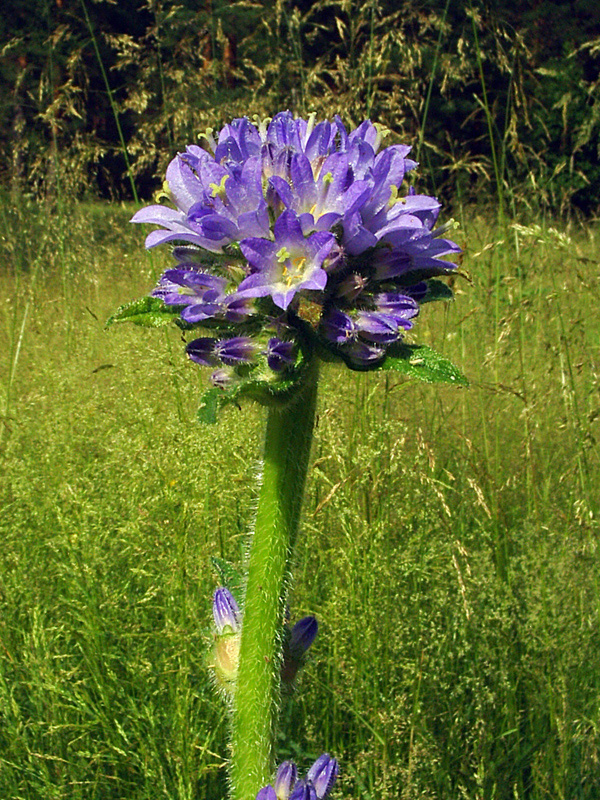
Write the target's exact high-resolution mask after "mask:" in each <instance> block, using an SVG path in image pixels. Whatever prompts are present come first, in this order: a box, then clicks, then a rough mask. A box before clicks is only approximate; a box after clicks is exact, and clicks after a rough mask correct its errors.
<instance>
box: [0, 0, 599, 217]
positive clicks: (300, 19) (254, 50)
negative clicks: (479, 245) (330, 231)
mask: <svg viewBox="0 0 600 800" xmlns="http://www.w3.org/2000/svg"><path fill="white" fill-rule="evenodd" d="M0 41H1V42H2V49H1V50H0V87H1V91H2V97H3V98H4V102H3V103H2V105H1V106H0V144H1V145H2V155H1V156H0V179H1V180H2V182H3V183H5V184H10V185H11V186H12V188H13V190H15V191H17V192H23V191H27V192H29V193H32V194H34V195H39V194H42V193H44V194H50V195H53V194H55V193H56V191H59V190H63V191H69V192H71V193H75V194H77V195H81V194H82V193H85V192H91V193H93V194H100V195H101V196H104V197H124V198H126V197H131V196H132V194H133V193H134V192H135V191H136V190H135V189H134V188H133V187H134V183H135V187H136V189H137V193H138V194H139V195H141V196H143V197H148V196H150V195H151V193H152V191H153V190H154V189H156V188H157V187H158V186H159V179H158V176H159V175H160V174H161V173H162V172H163V170H164V167H165V164H166V163H167V162H168V160H169V159H170V158H171V157H172V154H173V153H174V152H175V151H176V150H177V149H179V148H182V147H184V146H185V144H186V143H188V142H190V141H193V140H194V139H195V137H196V136H197V134H198V132H199V131H201V130H202V129H203V128H205V127H207V126H210V127H218V126H219V125H220V124H222V123H223V122H224V121H226V120H227V119H229V118H231V117H233V116H240V115H243V114H249V115H252V114H259V115H268V114H271V113H273V112H274V111H276V110H279V109H282V108H292V109H293V110H294V111H297V112H298V113H307V112H308V111H311V110H315V111H317V113H318V114H320V115H328V116H331V115H333V114H334V113H340V114H341V115H342V117H343V118H344V119H345V120H346V121H347V122H349V123H353V124H355V123H357V122H358V121H360V119H361V118H363V117H365V116H370V117H371V118H373V119H374V120H377V121H379V122H381V123H383V124H385V125H387V126H388V127H389V128H390V129H391V130H392V131H393V136H394V137H395V138H402V139H404V140H405V141H408V142H410V143H413V144H414V146H415V151H416V152H417V155H418V157H419V159H420V160H425V161H426V162H427V165H428V169H427V173H428V174H433V175H436V184H435V185H430V186H428V187H426V188H427V190H430V191H436V192H438V193H439V194H442V195H444V196H445V198H446V199H449V198H452V197H456V196H457V194H458V196H459V197H460V198H461V199H464V200H469V199H473V198H474V197H481V189H482V187H487V188H488V194H489V193H490V192H489V188H490V186H495V191H494V192H493V196H494V197H496V198H499V199H500V200H501V202H502V203H504V202H505V201H506V202H519V203H524V204H525V205H527V206H530V207H534V208H539V207H544V208H547V209H550V210H553V211H562V212H569V211H571V210H573V209H578V210H580V211H582V212H583V213H585V214H590V213H594V212H595V211H597V209H598V206H599V205H600V190H599V189H598V187H599V186H600V166H599V163H600V159H599V157H598V156H599V130H600V113H599V107H600V105H599V92H600V89H599V86H600V82H599V78H598V74H599V63H600V27H599V25H598V22H597V13H596V9H595V3H594V2H593V0H573V2H570V3H564V2H559V0H526V1H525V2H517V1H516V0H503V1H502V2H500V1H499V0H490V2H484V1H483V0H474V2H473V3H472V4H471V5H470V6H467V5H466V4H465V5H463V4H459V3H452V2H445V0H420V2H408V0H402V2H397V0H396V1H394V0H370V2H368V3H357V2H356V3H348V2H345V1H342V0H297V2H291V0H282V2H278V3H275V4H273V3H270V2H266V0H256V1H255V2H251V1H249V0H236V1H234V2H227V1H226V0H204V2H202V3H200V4H198V3H197V2H194V0H181V1H180V2H179V3H175V2H173V1H172V0H164V2H163V1H161V0H120V1H119V3H114V2H111V1H110V0H97V2H91V1H90V2H87V3H86V1H85V0H32V2H30V3H28V4H27V6H24V5H23V4H22V3H20V2H18V1H17V0H6V1H5V3H4V4H3V14H2V17H1V18H0Z"/></svg>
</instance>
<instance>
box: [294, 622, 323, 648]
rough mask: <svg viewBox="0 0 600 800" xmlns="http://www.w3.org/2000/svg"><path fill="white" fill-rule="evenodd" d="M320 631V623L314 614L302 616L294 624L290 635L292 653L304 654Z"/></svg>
mask: <svg viewBox="0 0 600 800" xmlns="http://www.w3.org/2000/svg"><path fill="white" fill-rule="evenodd" d="M318 632H319V623H318V622H317V618H316V617H313V616H309V617H302V619H301V620H298V622H297V623H296V624H295V625H294V627H293V628H292V633H291V635H290V650H291V652H292V653H300V654H304V653H306V651H307V650H308V648H309V647H310V646H311V644H312V643H313V642H314V640H315V638H316V636H317V633H318Z"/></svg>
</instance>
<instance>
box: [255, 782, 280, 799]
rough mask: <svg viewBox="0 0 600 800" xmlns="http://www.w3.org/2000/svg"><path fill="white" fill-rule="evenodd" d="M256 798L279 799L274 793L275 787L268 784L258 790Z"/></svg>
mask: <svg viewBox="0 0 600 800" xmlns="http://www.w3.org/2000/svg"><path fill="white" fill-rule="evenodd" d="M256 800H279V798H278V797H277V795H276V794H275V789H274V788H273V787H272V786H271V784H269V785H268V786H265V787H264V788H262V789H261V790H260V792H259V793H258V794H257V795H256Z"/></svg>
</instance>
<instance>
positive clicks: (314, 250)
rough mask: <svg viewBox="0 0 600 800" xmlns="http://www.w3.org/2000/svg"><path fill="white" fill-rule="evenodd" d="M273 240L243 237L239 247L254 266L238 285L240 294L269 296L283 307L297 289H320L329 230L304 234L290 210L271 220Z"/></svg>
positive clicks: (323, 282) (330, 239)
mask: <svg viewBox="0 0 600 800" xmlns="http://www.w3.org/2000/svg"><path fill="white" fill-rule="evenodd" d="M273 233H274V237H275V241H271V240H269V239H243V240H242V241H241V242H240V249H241V251H242V253H243V254H244V255H245V256H246V258H247V259H248V263H249V264H250V266H251V267H252V269H253V270H254V271H253V272H252V274H251V275H249V276H248V277H247V278H245V279H244V280H243V281H242V282H241V283H240V285H239V287H238V294H239V295H240V296H241V297H266V296H270V297H271V298H272V299H273V302H274V303H275V305H276V306H278V307H279V308H281V309H283V310H284V311H285V310H286V309H287V308H288V306H289V305H290V303H291V302H292V300H293V299H294V296H295V295H296V293H297V292H298V291H300V290H307V289H309V290H314V291H322V290H323V289H325V286H326V284H327V272H325V270H324V269H323V268H322V264H323V261H324V260H325V258H326V257H327V255H328V254H329V252H330V250H331V249H332V247H333V245H334V244H335V237H334V236H333V234H331V233H327V232H325V231H321V232H318V233H313V234H312V236H309V237H308V238H307V239H305V238H304V235H303V233H302V227H301V225H300V221H299V219H298V217H297V216H296V214H295V213H294V212H293V211H289V210H287V211H284V212H283V214H281V215H280V216H279V217H278V219H277V220H276V222H275V225H274V228H273Z"/></svg>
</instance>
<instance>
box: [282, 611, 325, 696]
mask: <svg viewBox="0 0 600 800" xmlns="http://www.w3.org/2000/svg"><path fill="white" fill-rule="evenodd" d="M287 630H288V629H287V628H286V631H287ZM318 630H319V625H318V623H317V620H316V617H303V618H302V619H301V620H299V621H298V622H297V623H296V624H295V625H294V627H293V628H292V630H291V632H290V633H289V635H287V637H286V639H285V640H284V643H283V660H282V663H281V682H282V683H283V684H286V685H287V686H288V687H291V686H292V684H293V683H294V680H295V679H296V675H297V674H298V670H299V669H300V668H301V667H302V666H303V665H304V660H305V655H306V651H307V650H308V648H309V647H310V646H311V644H312V643H313V642H314V640H315V637H316V635H317V632H318Z"/></svg>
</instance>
